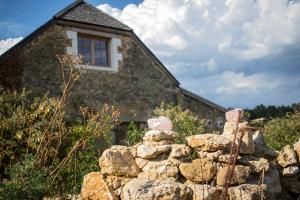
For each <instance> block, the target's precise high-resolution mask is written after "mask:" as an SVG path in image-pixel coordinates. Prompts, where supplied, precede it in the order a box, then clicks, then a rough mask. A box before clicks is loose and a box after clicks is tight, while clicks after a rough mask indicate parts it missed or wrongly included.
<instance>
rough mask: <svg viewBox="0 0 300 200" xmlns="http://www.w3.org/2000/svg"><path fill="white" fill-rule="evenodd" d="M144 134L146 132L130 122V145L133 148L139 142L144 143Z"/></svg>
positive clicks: (128, 137) (128, 133) (128, 135)
mask: <svg viewBox="0 0 300 200" xmlns="http://www.w3.org/2000/svg"><path fill="white" fill-rule="evenodd" d="M144 132H145V130H143V129H139V128H138V125H137V124H136V123H135V122H133V121H132V122H130V123H129V125H128V131H127V139H128V145H129V146H133V145H135V144H137V143H139V142H142V141H143V136H144Z"/></svg>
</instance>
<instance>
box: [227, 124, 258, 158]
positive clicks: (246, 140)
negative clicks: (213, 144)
mask: <svg viewBox="0 0 300 200" xmlns="http://www.w3.org/2000/svg"><path fill="white" fill-rule="evenodd" d="M246 126H248V123H247V122H244V123H239V124H238V132H237V136H236V143H237V142H238V139H239V138H240V135H241V134H242V133H241V129H242V128H243V127H246ZM234 129H236V124H235V123H230V122H226V123H225V126H224V132H223V135H222V136H224V137H226V138H227V139H228V140H230V141H232V140H233V138H234ZM240 153H241V154H254V153H255V144H254V141H253V133H252V132H251V131H249V130H244V136H243V137H242V142H241V148H240Z"/></svg>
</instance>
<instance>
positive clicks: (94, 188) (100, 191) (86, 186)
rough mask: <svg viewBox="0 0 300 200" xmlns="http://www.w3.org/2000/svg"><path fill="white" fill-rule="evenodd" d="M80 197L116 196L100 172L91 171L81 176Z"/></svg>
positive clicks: (112, 198) (101, 199)
mask: <svg viewBox="0 0 300 200" xmlns="http://www.w3.org/2000/svg"><path fill="white" fill-rule="evenodd" d="M81 199H90V200H116V199H117V197H116V196H115V195H114V191H113V189H112V188H110V187H109V186H108V184H107V183H106V182H105V181H104V177H103V176H102V174H101V173H100V172H91V173H89V174H87V175H85V176H84V178H83V184H82V189H81Z"/></svg>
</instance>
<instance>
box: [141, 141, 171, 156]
mask: <svg viewBox="0 0 300 200" xmlns="http://www.w3.org/2000/svg"><path fill="white" fill-rule="evenodd" d="M171 148H172V146H171V145H162V146H152V145H145V144H141V145H139V146H138V147H137V156H138V157H140V158H144V159H150V158H156V157H157V156H158V155H160V154H162V153H165V152H168V151H170V150H171Z"/></svg>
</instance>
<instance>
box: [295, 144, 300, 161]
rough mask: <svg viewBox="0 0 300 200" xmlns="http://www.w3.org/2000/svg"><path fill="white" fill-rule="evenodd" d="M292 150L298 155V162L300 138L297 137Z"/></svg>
mask: <svg viewBox="0 0 300 200" xmlns="http://www.w3.org/2000/svg"><path fill="white" fill-rule="evenodd" d="M294 150H295V152H296V154H297V156H298V162H299V163H300V138H299V140H298V142H296V143H295V144H294Z"/></svg>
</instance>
